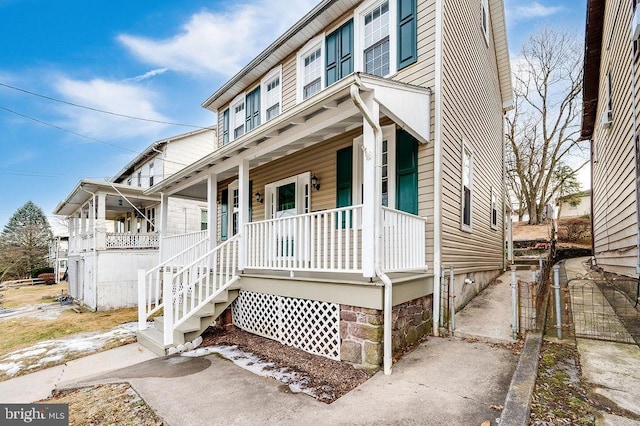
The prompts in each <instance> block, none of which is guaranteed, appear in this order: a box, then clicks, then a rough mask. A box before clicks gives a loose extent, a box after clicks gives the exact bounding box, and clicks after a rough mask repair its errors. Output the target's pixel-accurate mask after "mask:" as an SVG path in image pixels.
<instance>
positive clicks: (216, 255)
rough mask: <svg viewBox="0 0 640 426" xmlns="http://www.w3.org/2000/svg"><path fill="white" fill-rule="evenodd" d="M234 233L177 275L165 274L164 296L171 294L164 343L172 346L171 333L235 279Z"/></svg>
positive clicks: (236, 267) (236, 244)
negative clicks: (170, 305)
mask: <svg viewBox="0 0 640 426" xmlns="http://www.w3.org/2000/svg"><path fill="white" fill-rule="evenodd" d="M239 240H240V234H237V235H235V236H233V237H232V238H230V239H229V240H227V241H225V242H224V243H222V244H220V245H219V246H217V247H216V248H214V249H213V250H211V251H210V252H208V253H207V254H205V255H204V256H202V257H200V258H199V259H196V260H195V261H194V262H193V263H191V264H190V265H187V266H185V267H184V268H182V269H181V270H179V271H178V272H177V273H175V274H173V273H171V272H165V273H164V275H165V276H164V278H163V293H164V294H172V297H171V299H172V302H173V303H172V307H171V309H167V308H166V307H165V309H164V344H165V346H167V345H172V344H173V332H174V330H176V329H177V328H178V327H179V326H180V325H181V324H182V323H183V322H184V321H186V320H187V319H189V318H190V317H191V316H192V315H194V314H195V313H196V312H198V310H200V309H201V308H203V307H204V306H205V305H206V304H207V303H210V302H211V301H213V300H214V299H215V298H216V297H217V296H218V295H219V294H221V293H222V292H223V291H225V290H226V289H227V288H229V287H230V286H231V285H232V284H233V283H234V282H236V281H237V280H238V274H237V271H238V241H239Z"/></svg>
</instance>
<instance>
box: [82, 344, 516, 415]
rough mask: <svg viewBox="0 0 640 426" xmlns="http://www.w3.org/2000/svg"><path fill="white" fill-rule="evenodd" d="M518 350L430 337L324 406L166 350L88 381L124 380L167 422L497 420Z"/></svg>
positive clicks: (210, 360)
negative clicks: (388, 373) (387, 372)
mask: <svg viewBox="0 0 640 426" xmlns="http://www.w3.org/2000/svg"><path fill="white" fill-rule="evenodd" d="M516 362H517V357H516V356H515V355H513V354H512V353H511V351H510V350H507V349H503V348H500V347H491V346H489V345H487V344H483V343H470V342H466V341H464V340H459V339H455V338H435V337H434V338H430V339H429V341H427V342H425V343H423V344H422V345H420V346H419V347H418V348H417V349H416V350H414V351H413V352H411V353H409V354H407V355H405V356H404V357H403V358H402V359H401V360H400V361H399V362H398V363H397V364H395V365H394V368H393V374H392V375H391V376H385V375H384V374H382V373H378V374H376V375H375V376H374V377H372V378H371V379H369V380H368V381H367V382H366V383H364V384H363V385H361V386H360V387H358V388H356V389H354V390H353V391H351V392H350V393H349V394H347V395H345V396H343V397H342V398H340V399H339V400H337V401H335V402H334V403H332V404H330V405H327V404H324V403H321V402H318V401H316V400H315V399H313V398H311V397H309V396H306V395H303V394H292V393H291V392H290V391H289V388H288V386H287V385H284V384H282V383H280V382H278V381H276V380H274V379H269V378H263V377H259V376H256V375H254V374H253V373H250V372H248V371H246V370H243V369H241V368H239V367H237V366H236V365H234V364H233V363H232V362H230V361H228V360H225V359H222V358H220V357H217V356H214V355H208V356H206V357H201V358H188V357H179V356H173V357H164V358H157V359H153V360H150V361H146V362H143V363H140V364H136V365H134V366H131V367H128V368H124V369H121V370H117V371H114V372H111V373H108V374H107V375H105V376H102V377H100V378H98V379H94V380H92V381H91V383H96V382H105V381H122V380H126V381H128V382H130V383H131V385H132V386H133V387H134V389H135V390H136V391H137V392H138V393H139V394H140V396H141V397H142V398H143V399H144V400H145V401H146V402H147V403H148V404H149V405H150V406H151V407H152V408H153V409H154V410H155V411H156V412H157V414H158V415H159V416H160V417H162V418H163V419H164V420H165V421H166V422H167V423H168V424H170V425H205V424H206V425H223V424H224V425H230V424H231V425H233V424H238V425H240V424H242V425H252V424H261V425H265V424H278V425H293V424H296V425H298V424H315V425H325V424H331V425H335V424H345V425H346V424H349V425H357V424H363V425H364V424H367V425H371V424H384V425H400V424H402V425H412V424H415V425H425V424H428V425H465V426H467V425H480V424H482V423H483V422H484V421H490V422H491V424H497V423H496V419H497V418H499V417H500V412H499V411H496V410H495V409H492V408H491V406H492V405H493V406H500V405H502V404H503V403H504V400H505V396H506V394H507V391H508V387H509V383H510V380H511V376H512V374H513V371H514V369H515V365H516Z"/></svg>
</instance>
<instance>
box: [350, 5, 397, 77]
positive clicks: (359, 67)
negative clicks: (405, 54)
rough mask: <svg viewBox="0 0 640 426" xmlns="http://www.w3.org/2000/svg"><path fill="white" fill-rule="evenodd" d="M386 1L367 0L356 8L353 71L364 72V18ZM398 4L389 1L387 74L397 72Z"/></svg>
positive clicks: (354, 16)
mask: <svg viewBox="0 0 640 426" xmlns="http://www.w3.org/2000/svg"><path fill="white" fill-rule="evenodd" d="M385 1H386V0H367V1H365V2H364V3H362V4H361V5H360V6H359V7H358V8H356V10H355V12H354V15H353V70H354V72H364V16H365V15H366V14H367V13H369V12H370V11H371V10H372V9H374V8H375V7H378V6H380V5H381V4H382V3H384V2H385ZM397 4H398V2H397V1H395V0H389V74H388V75H385V76H383V77H389V76H392V75H395V74H396V73H397V72H398V52H397V50H398V9H397V7H398V6H397Z"/></svg>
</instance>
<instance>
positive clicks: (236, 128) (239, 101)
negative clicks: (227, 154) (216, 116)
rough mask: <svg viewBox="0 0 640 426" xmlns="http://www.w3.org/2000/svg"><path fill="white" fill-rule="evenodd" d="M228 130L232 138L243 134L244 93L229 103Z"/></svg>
mask: <svg viewBox="0 0 640 426" xmlns="http://www.w3.org/2000/svg"><path fill="white" fill-rule="evenodd" d="M230 109H231V118H230V122H231V123H230V126H231V127H230V132H231V139H230V140H234V139H237V138H239V137H240V136H242V135H244V120H245V116H244V93H243V94H242V95H240V96H239V97H237V98H236V99H235V100H234V101H233V103H232V104H231V108H230Z"/></svg>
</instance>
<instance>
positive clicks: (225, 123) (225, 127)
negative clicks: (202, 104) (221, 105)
mask: <svg viewBox="0 0 640 426" xmlns="http://www.w3.org/2000/svg"><path fill="white" fill-rule="evenodd" d="M228 143H229V108H227V109H225V110H224V112H223V113H222V145H226V144H228Z"/></svg>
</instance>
